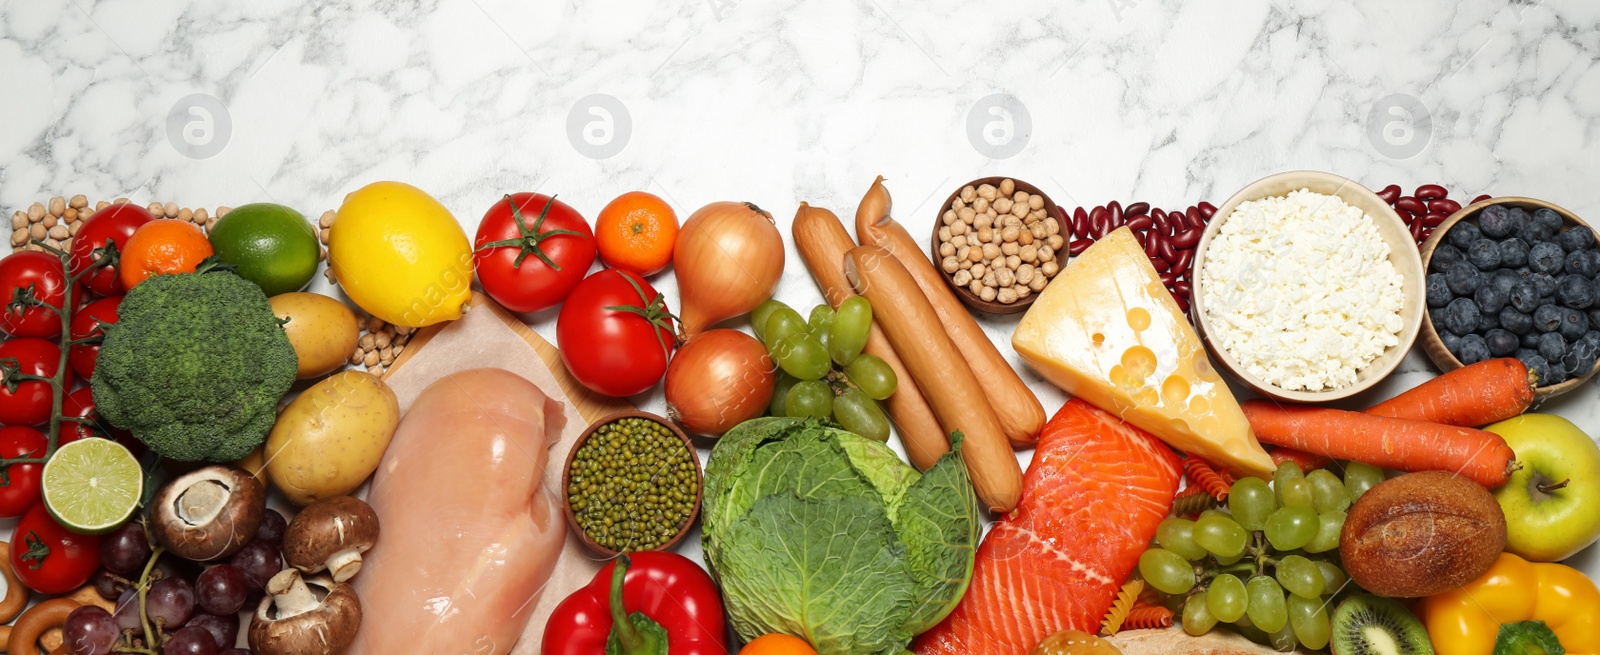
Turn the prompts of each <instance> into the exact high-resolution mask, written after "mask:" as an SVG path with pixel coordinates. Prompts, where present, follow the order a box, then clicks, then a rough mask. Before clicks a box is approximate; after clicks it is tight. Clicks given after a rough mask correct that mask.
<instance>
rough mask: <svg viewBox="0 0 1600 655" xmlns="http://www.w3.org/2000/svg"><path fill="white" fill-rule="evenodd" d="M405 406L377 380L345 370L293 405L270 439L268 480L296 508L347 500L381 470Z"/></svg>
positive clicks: (322, 382)
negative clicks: (346, 496) (323, 501)
mask: <svg viewBox="0 0 1600 655" xmlns="http://www.w3.org/2000/svg"><path fill="white" fill-rule="evenodd" d="M399 424H400V402H399V400H398V399H396V398H395V395H394V390H392V389H390V388H389V385H387V384H384V383H383V381H382V380H379V379H378V378H377V376H374V375H372V374H370V373H365V372H362V371H343V372H340V373H336V374H334V375H332V376H330V377H329V378H328V379H326V380H323V381H321V382H318V383H317V384H315V385H313V386H312V387H311V388H310V389H307V390H305V392H304V393H302V394H300V397H298V398H295V399H294V402H292V403H289V407H288V408H286V409H284V410H283V413H282V414H280V415H279V416H278V423H277V425H274V426H272V433H271V434H270V435H268V436H267V449H266V453H267V476H268V477H269V478H271V479H272V484H274V485H276V486H277V487H278V489H279V490H281V491H283V495H284V497H286V498H288V499H289V502H291V503H294V504H296V505H309V504H311V503H313V502H316V501H318V500H322V499H324V498H331V497H333V496H343V495H346V494H348V493H350V492H352V491H355V489H356V487H359V486H361V483H362V482H364V481H366V479H367V476H370V475H372V472H373V471H374V470H376V469H377V468H378V461H379V460H380V459H381V458H382V457H383V451H384V450H385V449H387V448H388V447H389V439H390V438H391V437H393V436H394V430H395V427H396V426H398V425H399Z"/></svg>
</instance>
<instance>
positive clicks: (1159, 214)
mask: <svg viewBox="0 0 1600 655" xmlns="http://www.w3.org/2000/svg"><path fill="white" fill-rule="evenodd" d="M1150 220H1152V221H1155V224H1156V225H1155V228H1154V229H1155V231H1156V232H1159V233H1161V234H1168V233H1170V231H1171V227H1172V223H1171V222H1170V221H1168V219H1167V212H1166V211H1164V210H1161V209H1156V210H1152V211H1151V212H1150Z"/></svg>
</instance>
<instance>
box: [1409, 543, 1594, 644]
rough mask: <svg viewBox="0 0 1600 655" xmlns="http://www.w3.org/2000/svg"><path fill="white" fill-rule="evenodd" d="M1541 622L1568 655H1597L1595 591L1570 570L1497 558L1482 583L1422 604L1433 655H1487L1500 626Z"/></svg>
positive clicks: (1504, 555) (1503, 556)
mask: <svg viewBox="0 0 1600 655" xmlns="http://www.w3.org/2000/svg"><path fill="white" fill-rule="evenodd" d="M1521 621H1543V622H1544V623H1545V625H1547V626H1549V628H1550V630H1551V631H1553V632H1555V634H1556V638H1557V639H1559V640H1560V641H1561V646H1562V647H1563V648H1565V649H1566V651H1567V655H1600V589H1597V588H1596V587H1595V583H1594V582H1593V581H1591V580H1590V579H1589V578H1588V577H1586V576H1585V575H1584V574H1583V573H1581V572H1579V571H1578V570H1577V569H1574V568H1572V567H1570V566H1565V565H1562V564H1535V563H1531V562H1529V561H1527V560H1524V559H1522V558H1521V557H1517V556H1516V555H1512V554H1511V553H1502V554H1501V555H1500V559H1499V560H1497V561H1496V562H1495V563H1494V566H1492V567H1490V568H1489V572H1488V573H1485V574H1483V577H1480V578H1478V579H1477V580H1474V581H1473V582H1471V583H1468V584H1467V585H1466V586H1463V587H1461V588H1459V589H1453V590H1451V591H1447V592H1444V593H1442V594H1438V595H1435V596H1429V597H1428V598H1426V599H1423V601H1422V622H1423V625H1424V626H1426V627H1427V628H1428V637H1429V638H1430V639H1432V640H1433V649H1434V652H1435V653H1437V654H1438V655H1491V653H1493V652H1494V647H1495V639H1496V638H1497V637H1498V636H1499V633H1500V626H1501V625H1502V624H1507V623H1518V622H1521Z"/></svg>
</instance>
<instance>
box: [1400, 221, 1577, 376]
mask: <svg viewBox="0 0 1600 655" xmlns="http://www.w3.org/2000/svg"><path fill="white" fill-rule="evenodd" d="M1490 205H1505V206H1506V207H1521V208H1523V209H1525V210H1527V211H1528V212H1530V213H1531V212H1533V211H1534V210H1536V209H1549V210H1551V211H1554V212H1555V213H1557V214H1560V215H1561V220H1562V222H1563V223H1565V224H1566V226H1567V227H1576V226H1579V225H1583V226H1589V224H1588V223H1585V222H1584V221H1583V219H1581V218H1578V216H1577V215H1576V214H1573V213H1572V212H1569V211H1567V210H1566V209H1563V208H1561V207H1560V206H1557V205H1554V204H1551V203H1548V202H1545V201H1543V200H1536V199H1534V198H1523V197H1518V196H1504V197H1498V198H1490V199H1488V200H1485V201H1483V202H1478V203H1473V204H1470V205H1467V206H1466V207H1462V208H1461V210H1460V211H1458V212H1456V213H1454V214H1451V215H1450V217H1449V218H1446V219H1444V222H1443V223H1440V224H1439V226H1438V227H1436V228H1434V230H1433V235H1431V236H1429V237H1428V240H1427V241H1424V242H1422V264H1423V269H1422V270H1424V271H1426V270H1428V268H1427V267H1428V266H1429V265H1431V264H1432V262H1433V251H1434V250H1435V249H1437V248H1438V247H1439V243H1440V242H1441V241H1443V240H1444V235H1445V233H1446V232H1448V231H1450V228H1451V227H1453V226H1455V224H1456V223H1459V222H1461V221H1468V222H1471V223H1474V224H1476V223H1477V222H1478V212H1480V211H1482V210H1483V208H1485V207H1488V206H1490ZM1590 227H1592V226H1590ZM1423 306H1424V310H1426V309H1427V303H1423ZM1590 329H1600V327H1595V326H1590ZM1420 338H1421V340H1422V352H1423V353H1426V354H1427V355H1428V359H1430V360H1433V365H1434V366H1437V367H1439V370H1440V371H1442V372H1445V373H1449V372H1450V371H1454V370H1456V369H1458V368H1461V366H1462V364H1461V360H1459V359H1456V356H1455V355H1453V354H1451V353H1450V351H1449V350H1448V349H1446V348H1445V347H1444V341H1442V340H1441V339H1439V331H1438V330H1435V329H1433V317H1432V315H1431V313H1430V315H1429V316H1428V317H1427V320H1424V321H1423V322H1422V334H1421V337H1420ZM1597 371H1600V362H1596V363H1595V366H1594V368H1591V369H1589V372H1588V373H1585V374H1583V375H1582V376H1578V377H1571V378H1567V379H1566V380H1563V381H1561V382H1560V383H1557V384H1552V385H1549V386H1544V387H1535V388H1534V390H1533V395H1534V398H1535V399H1538V400H1543V399H1545V398H1552V397H1555V396H1559V395H1561V394H1564V393H1566V392H1568V391H1572V390H1573V389H1576V388H1578V386H1579V385H1582V384H1583V383H1584V382H1587V381H1588V380H1589V378H1592V377H1594V374H1595V373H1596V372H1597Z"/></svg>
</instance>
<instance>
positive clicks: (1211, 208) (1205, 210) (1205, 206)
mask: <svg viewBox="0 0 1600 655" xmlns="http://www.w3.org/2000/svg"><path fill="white" fill-rule="evenodd" d="M1199 206H1200V215H1201V216H1204V217H1206V220H1208V221H1209V220H1211V217H1212V216H1215V215H1216V214H1217V206H1216V205H1213V204H1211V203H1209V202H1202V203H1200V205H1199Z"/></svg>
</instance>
